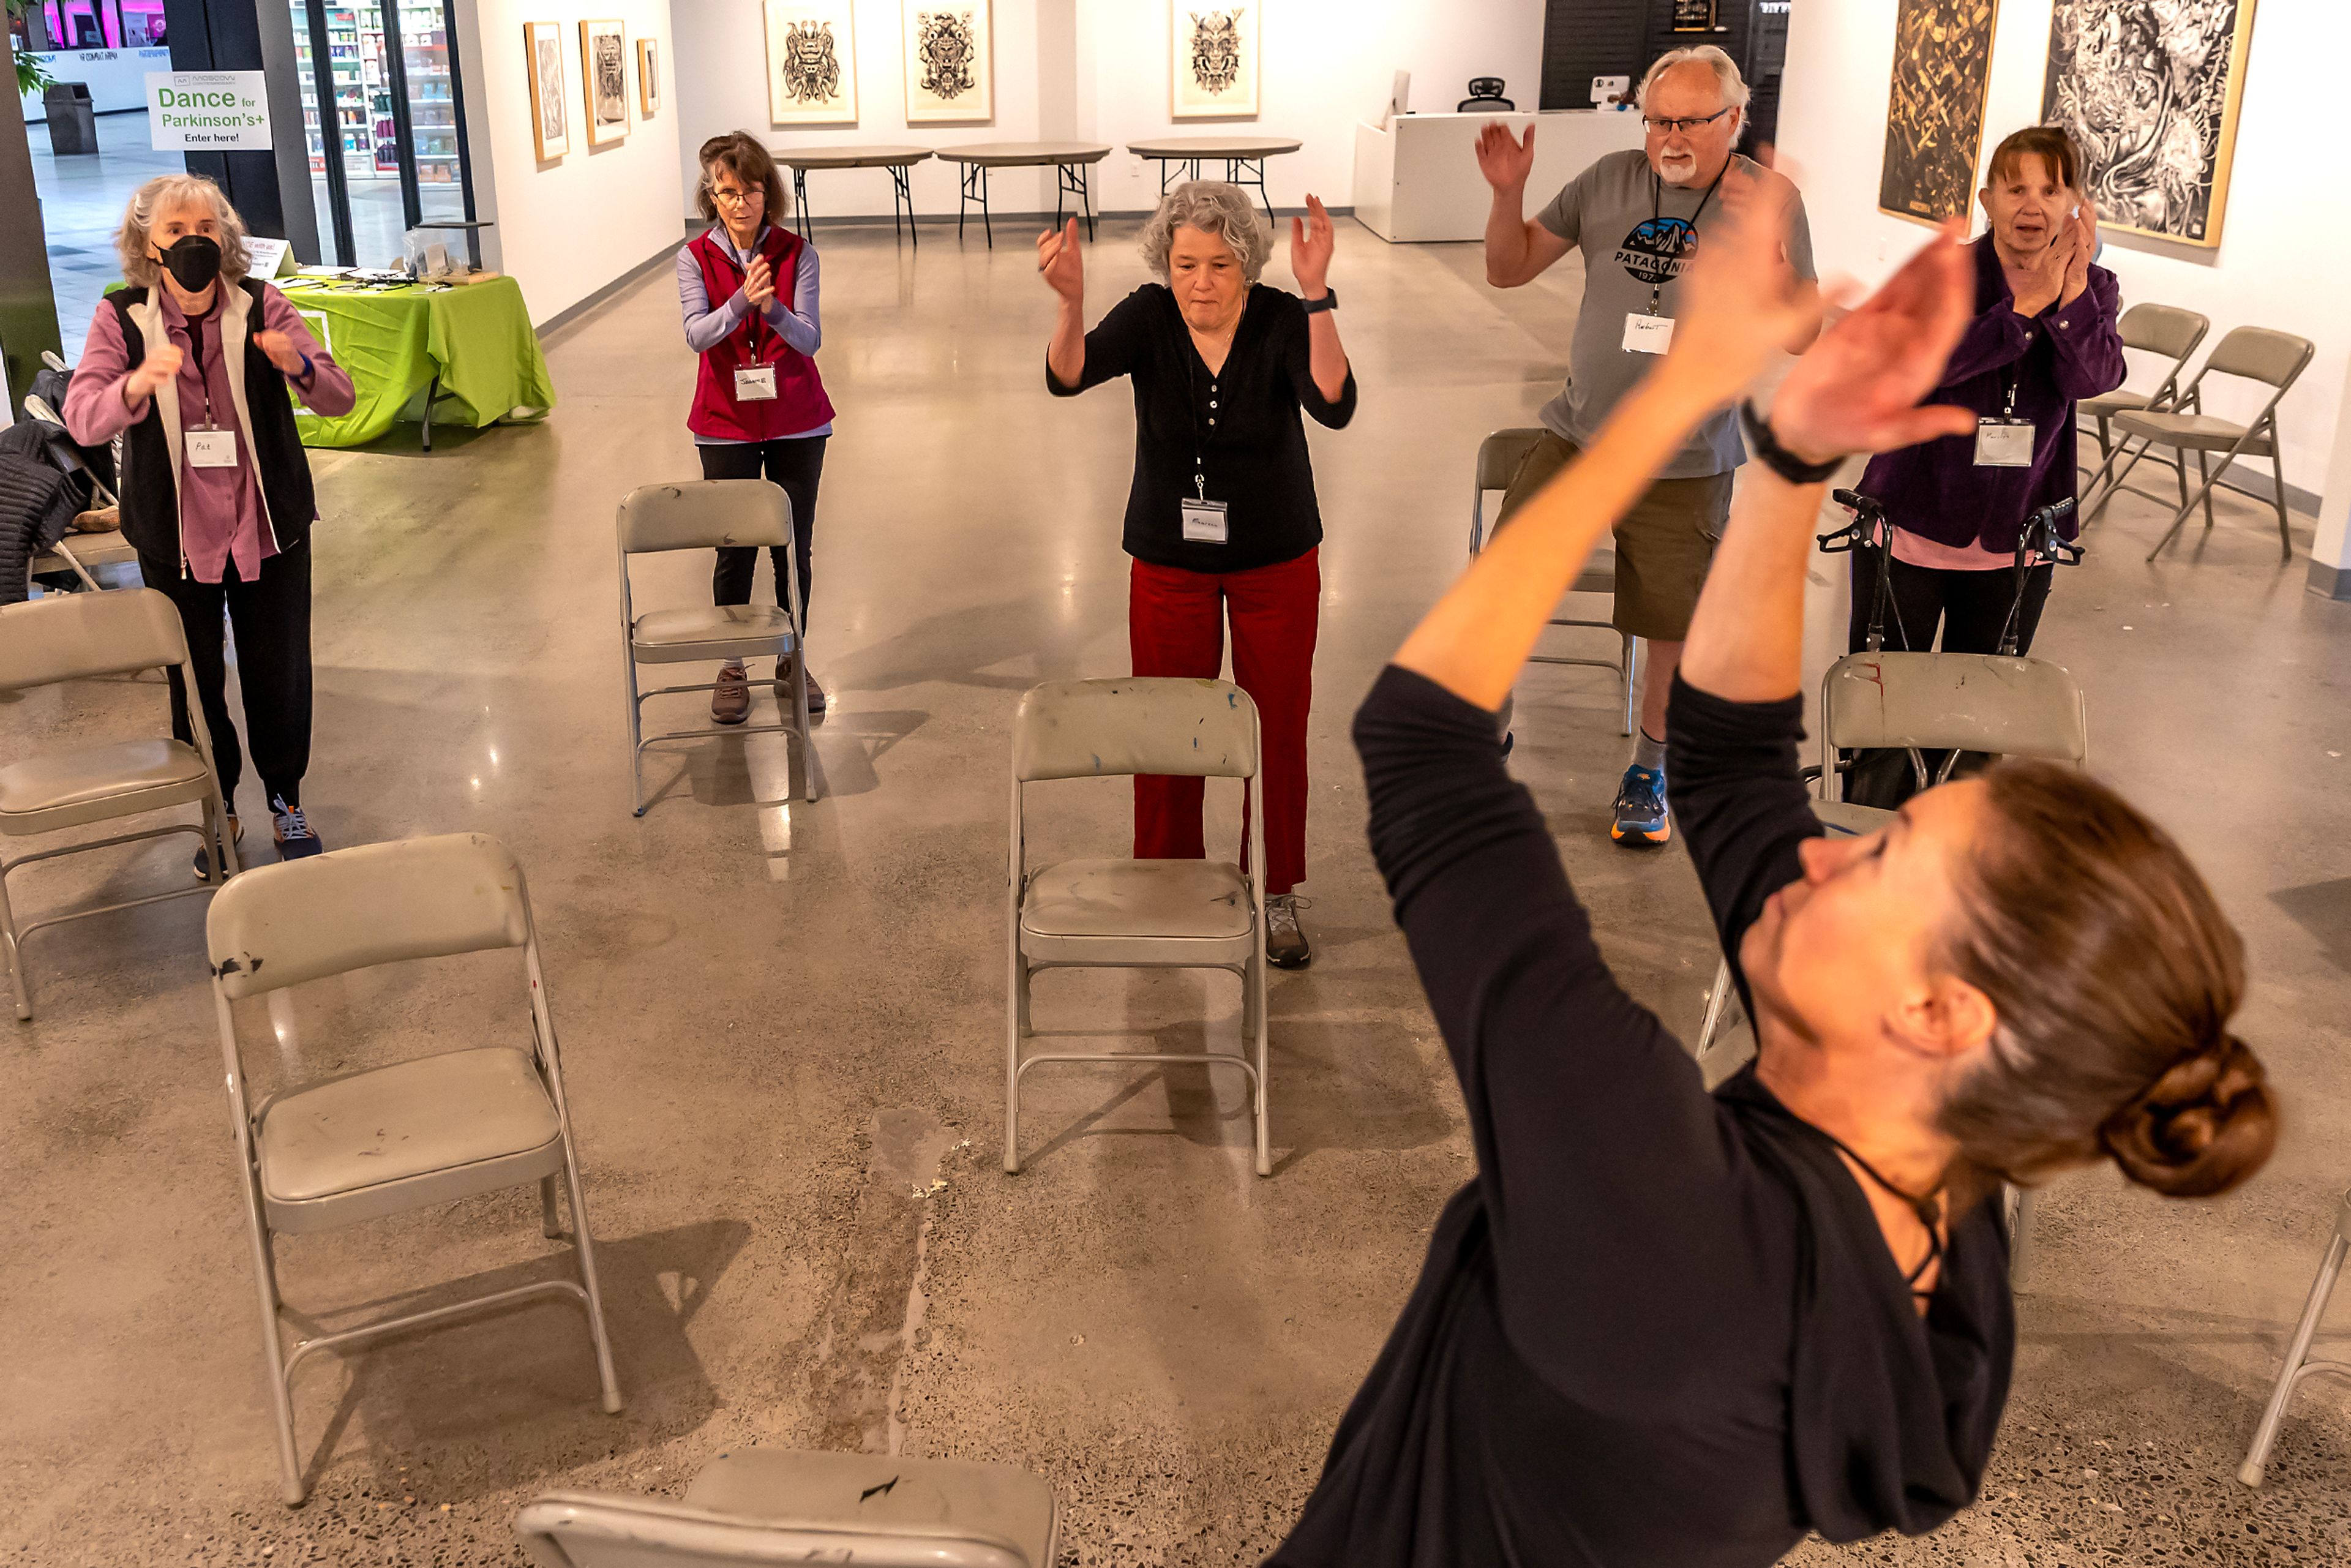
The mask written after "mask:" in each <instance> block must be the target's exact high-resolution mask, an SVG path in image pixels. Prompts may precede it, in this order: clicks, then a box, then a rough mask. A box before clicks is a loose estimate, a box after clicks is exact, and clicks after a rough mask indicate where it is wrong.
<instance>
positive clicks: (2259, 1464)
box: [2237, 1192, 2351, 1487]
mask: <svg viewBox="0 0 2351 1568" xmlns="http://www.w3.org/2000/svg"><path fill="white" fill-rule="evenodd" d="M2346 1254H2351V1192H2346V1193H2345V1194H2344V1195H2343V1201H2342V1202H2341V1203H2340V1204H2338V1205H2336V1206H2335V1234H2334V1235H2332V1236H2330V1237H2328V1238H2327V1239H2326V1251H2325V1254H2324V1255H2323V1256H2322V1257H2321V1258H2320V1259H2319V1260H2318V1277H2317V1278H2316V1279H2314V1280H2313V1281H2311V1282H2310V1296H2309V1299H2308V1300H2307V1301H2304V1302H2303V1307H2302V1319H2301V1321H2300V1322H2296V1323H2295V1324H2294V1338H2293V1339H2292V1340H2290V1341H2289V1342H2288V1343H2287V1344H2286V1351H2285V1364H2284V1365H2283V1366H2281V1367H2279V1368H2278V1380H2277V1386H2275V1387H2274V1388H2273V1389H2271V1390H2270V1402H2269V1404H2268V1406H2266V1407H2265V1408H2264V1409H2263V1410H2262V1419H2261V1425H2259V1426H2258V1427H2254V1428H2253V1441H2252V1446H2251V1447H2250V1448H2247V1449H2246V1450H2245V1462H2244V1463H2243V1464H2242V1465H2241V1466H2239V1467H2238V1469H2237V1479H2239V1480H2241V1481H2242V1482H2244V1483H2245V1484H2246V1485H2247V1486H2249V1487H2257V1486H2259V1485H2261V1484H2262V1475H2263V1474H2264V1472H2266V1471H2267V1470H2268V1469H2269V1463H2270V1449H2271V1448H2272V1447H2273V1446H2274V1445H2275V1444H2276V1442H2277V1435H2278V1426H2279V1424H2280V1423H2282V1422H2283V1421H2284V1419H2285V1407H2286V1406H2287V1405H2288V1404H2290V1403H2292V1401H2293V1399H2294V1389H2295V1388H2296V1387H2298V1386H2299V1385H2301V1383H2302V1380H2303V1379H2304V1378H2305V1377H2308V1376H2309V1375H2311V1374H2313V1373H2314V1372H2331V1373H2334V1374H2335V1375H2337V1376H2339V1377H2351V1361H2314V1360H2312V1359H2311V1354H2310V1342H2311V1341H2313V1340H2314V1339H2316V1338H2317V1337H2318V1325H2319V1324H2320V1323H2321V1322H2323V1321H2325V1317H2326V1305H2327V1302H2328V1301H2330V1300H2332V1299H2333V1297H2334V1295H2335V1281H2337V1280H2339V1279H2341V1278H2342V1276H2343V1260H2344V1258H2345V1256H2346Z"/></svg>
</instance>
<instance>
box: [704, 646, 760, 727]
mask: <svg viewBox="0 0 2351 1568" xmlns="http://www.w3.org/2000/svg"><path fill="white" fill-rule="evenodd" d="M710 716H711V717H712V718H714V719H716V720H717V721H718V722H719V723H720V724H741V723H742V722H743V721H744V720H745V719H747V718H748V717H750V716H751V686H750V672H749V671H747V670H746V669H744V668H743V661H742V660H740V659H736V660H733V661H730V662H729V663H727V664H725V665H723V666H721V668H720V669H719V672H718V686H717V689H716V690H715V691H713V692H712V693H711V694H710Z"/></svg>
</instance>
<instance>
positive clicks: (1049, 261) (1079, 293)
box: [1037, 218, 1086, 392]
mask: <svg viewBox="0 0 2351 1568" xmlns="http://www.w3.org/2000/svg"><path fill="white" fill-rule="evenodd" d="M1037 270H1038V271H1039V272H1040V273H1042V274H1044V277H1045V282H1046V285H1047V286H1048V287H1050V288H1051V289H1052V290H1053V293H1054V294H1055V296H1057V297H1058V298H1059V299H1060V301H1061V313H1060V314H1059V315H1057V316H1056V317H1054V319H1053V337H1052V340H1051V341H1050V342H1049V343H1047V344H1046V346H1045V370H1046V372H1047V374H1048V375H1050V377H1051V378H1052V381H1053V382H1055V383H1056V385H1055V389H1054V390H1056V391H1068V392H1075V391H1076V390H1078V388H1079V387H1081V385H1083V384H1084V382H1085V376H1086V263H1085V256H1084V253H1083V252H1081V251H1080V250H1079V249H1078V220H1077V219H1075V218H1071V220H1070V225H1069V227H1067V228H1065V229H1063V230H1062V231H1061V233H1059V234H1055V233H1054V232H1053V231H1052V230H1050V229H1047V230H1046V231H1045V232H1044V233H1043V234H1040V235H1038V236H1037Z"/></svg>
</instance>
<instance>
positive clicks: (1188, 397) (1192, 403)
mask: <svg viewBox="0 0 2351 1568" xmlns="http://www.w3.org/2000/svg"><path fill="white" fill-rule="evenodd" d="M1240 335H1241V328H1240V323H1239V322H1238V321H1236V322H1234V323H1233V341H1234V343H1238V342H1239V340H1240ZM1232 356H1233V346H1232V344H1227V345H1226V347H1225V370H1226V371H1229V370H1231V369H1232V368H1233V357H1232ZM1199 365H1200V350H1199V349H1198V348H1197V347H1196V346H1195V345H1194V343H1193V342H1192V329H1191V327H1190V325H1189V324H1188V323H1186V325H1185V328H1184V392H1185V398H1184V406H1185V408H1186V410H1187V411H1188V412H1189V413H1191V415H1192V493H1193V494H1194V495H1196V496H1197V497H1199V498H1200V499H1201V500H1203V501H1205V500H1207V498H1208V465H1207V458H1206V455H1205V454H1206V449H1207V442H1208V438H1207V435H1206V434H1203V433H1202V431H1201V428H1200V371H1199ZM1222 375H1223V371H1218V372H1217V374H1216V375H1213V376H1211V377H1210V378H1209V381H1208V390H1209V391H1210V392H1215V391H1216V390H1217V381H1218V380H1219V379H1221V377H1222ZM1209 406H1210V407H1212V408H1213V407H1215V406H1216V404H1215V402H1214V401H1213V400H1211V402H1210V403H1209Z"/></svg>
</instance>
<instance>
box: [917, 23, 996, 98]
mask: <svg viewBox="0 0 2351 1568" xmlns="http://www.w3.org/2000/svg"><path fill="white" fill-rule="evenodd" d="M905 7H906V123H907V124H909V125H921V124H925V123H930V124H936V123H939V122H942V121H952V120H961V121H966V122H977V121H985V120H994V119H995V118H996V47H995V42H994V38H993V30H994V29H993V19H992V18H991V17H990V16H989V15H988V0H945V3H944V4H943V3H942V0H905Z"/></svg>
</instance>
